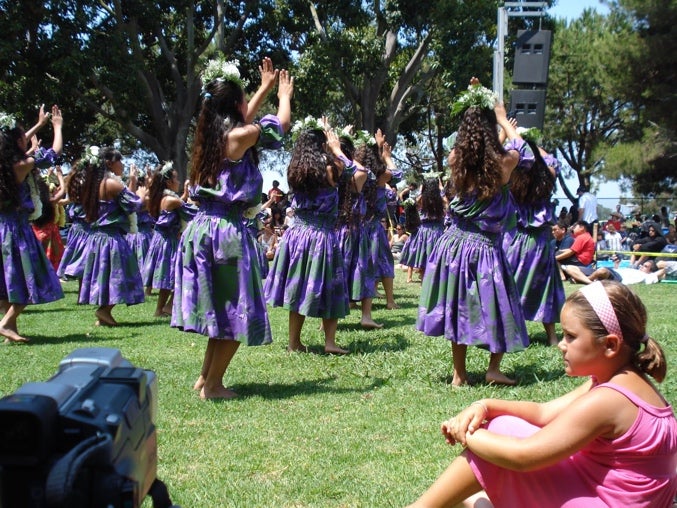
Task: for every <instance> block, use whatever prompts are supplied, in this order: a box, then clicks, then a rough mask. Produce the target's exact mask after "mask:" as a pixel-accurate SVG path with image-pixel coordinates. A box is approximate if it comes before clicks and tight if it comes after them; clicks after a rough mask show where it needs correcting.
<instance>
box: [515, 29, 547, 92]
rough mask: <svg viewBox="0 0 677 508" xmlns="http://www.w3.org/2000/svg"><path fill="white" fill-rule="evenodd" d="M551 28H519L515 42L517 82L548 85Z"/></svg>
mask: <svg viewBox="0 0 677 508" xmlns="http://www.w3.org/2000/svg"><path fill="white" fill-rule="evenodd" d="M551 41H552V32H551V31H550V30H537V31H534V30H518V31H517V41H516V43H515V65H514V67H513V76H512V81H513V83H515V84H531V85H544V86H545V85H546V83H547V82H548V65H549V64H550V43H551Z"/></svg>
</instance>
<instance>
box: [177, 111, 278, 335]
mask: <svg viewBox="0 0 677 508" xmlns="http://www.w3.org/2000/svg"><path fill="white" fill-rule="evenodd" d="M260 126H261V136H260V137H259V146H262V147H265V148H280V147H281V146H282V143H281V140H282V136H283V131H282V126H281V123H280V120H279V119H278V118H277V117H276V116H273V115H266V116H265V117H263V118H262V119H261V122H260ZM253 150H254V148H251V149H249V150H248V151H247V152H246V153H245V155H244V156H243V157H242V159H240V160H239V161H229V160H224V161H223V165H222V167H223V169H222V171H221V173H220V174H219V176H218V179H217V182H216V185H215V186H214V187H203V186H201V185H195V186H193V187H191V189H190V195H191V199H192V200H193V201H196V202H198V203H199V205H198V212H197V214H196V215H195V218H194V219H193V220H192V221H191V222H190V223H189V224H188V227H187V228H186V229H185V231H184V232H183V234H182V235H181V240H180V241H179V252H178V255H177V256H176V272H175V284H174V307H173V311H172V321H171V323H172V326H174V327H177V328H180V329H182V330H184V331H186V332H195V333H200V334H202V335H205V336H207V337H210V338H213V339H229V340H233V339H234V340H237V341H240V342H243V343H245V344H247V345H250V346H254V345H262V344H268V343H270V342H271V341H272V337H271V333H270V324H269V322H268V313H267V311H266V302H265V300H264V298H263V291H262V288H261V269H260V266H259V260H258V256H257V253H256V249H257V247H256V245H255V243H254V242H255V240H254V238H252V235H251V234H249V233H248V232H247V230H246V229H245V223H244V220H243V214H244V212H245V211H246V210H247V209H249V208H251V207H253V206H255V205H257V204H259V203H260V202H261V193H262V189H263V177H262V176H261V172H260V171H259V168H258V167H257V166H256V163H255V160H254V153H253Z"/></svg>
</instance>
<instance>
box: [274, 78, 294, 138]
mask: <svg viewBox="0 0 677 508" xmlns="http://www.w3.org/2000/svg"><path fill="white" fill-rule="evenodd" d="M278 81H279V82H278V85H277V98H278V106H277V117H278V118H279V119H280V123H281V124H282V130H283V131H284V132H288V131H289V127H290V126H291V98H292V96H293V95H294V78H293V77H292V76H290V75H289V72H288V71H286V70H284V69H283V70H281V71H280V77H279V80H278Z"/></svg>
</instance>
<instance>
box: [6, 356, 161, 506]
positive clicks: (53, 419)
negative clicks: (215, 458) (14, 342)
mask: <svg viewBox="0 0 677 508" xmlns="http://www.w3.org/2000/svg"><path fill="white" fill-rule="evenodd" d="M156 414H157V379H156V376H155V373H154V372H152V371H150V370H143V369H140V368H137V367H134V366H133V365H132V364H131V363H130V362H129V361H128V360H126V359H124V358H123V357H122V355H121V353H120V351H119V350H117V349H109V348H84V349H78V350H75V351H74V352H73V353H71V354H70V355H68V356H67V357H66V358H64V359H63V360H62V361H61V362H60V364H59V371H58V372H57V373H56V374H55V375H54V376H53V377H52V378H50V379H49V380H48V381H47V382H44V383H26V384H25V385H23V386H21V387H20V388H19V389H18V390H17V391H16V392H15V393H14V394H12V395H8V396H6V397H4V398H2V399H0V507H1V508H62V507H63V508H65V507H69V508H80V507H82V508H85V507H87V508H99V507H101V508H104V507H105V508H109V507H110V508H117V507H120V508H137V507H139V506H140V505H141V503H142V502H143V500H144V498H145V497H146V495H148V494H149V495H151V496H152V498H153V506H154V507H155V508H163V507H169V506H171V501H170V500H169V495H168V494H167V490H166V487H165V486H164V484H163V483H162V482H160V481H159V480H158V479H157V478H156V472H157V431H156V428H155V424H154V422H155V416H156Z"/></svg>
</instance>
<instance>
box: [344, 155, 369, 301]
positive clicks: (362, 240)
mask: <svg viewBox="0 0 677 508" xmlns="http://www.w3.org/2000/svg"><path fill="white" fill-rule="evenodd" d="M346 169H348V168H346ZM352 176H353V172H349V171H344V172H343V174H342V175H341V178H342V179H343V178H347V179H350V178H352ZM351 203H352V206H351V210H350V216H349V217H345V218H343V219H342V220H340V221H339V222H340V223H339V228H338V230H337V232H336V234H337V236H338V242H339V246H340V248H341V253H342V255H343V271H344V274H345V279H346V287H347V292H348V298H349V299H350V300H352V301H360V300H362V299H363V298H374V297H375V296H376V278H375V277H374V262H373V260H372V258H371V256H370V255H369V237H368V236H367V235H365V234H364V225H363V222H364V216H365V215H366V213H367V203H366V201H365V200H364V194H363V193H361V192H359V193H358V192H352V193H351Z"/></svg>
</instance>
